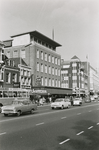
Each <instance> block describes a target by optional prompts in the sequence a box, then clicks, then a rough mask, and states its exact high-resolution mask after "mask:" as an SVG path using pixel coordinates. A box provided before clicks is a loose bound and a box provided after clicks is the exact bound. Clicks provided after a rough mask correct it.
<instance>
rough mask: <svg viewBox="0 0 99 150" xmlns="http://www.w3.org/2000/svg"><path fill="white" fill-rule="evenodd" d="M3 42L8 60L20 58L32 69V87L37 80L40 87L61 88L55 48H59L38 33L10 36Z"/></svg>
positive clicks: (58, 60)
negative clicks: (39, 82) (39, 80)
mask: <svg viewBox="0 0 99 150" xmlns="http://www.w3.org/2000/svg"><path fill="white" fill-rule="evenodd" d="M11 38H12V39H11V40H9V41H4V42H5V43H6V46H5V54H6V56H7V57H8V58H17V57H21V58H22V59H23V60H24V61H25V62H26V64H27V65H28V66H30V67H31V69H32V86H35V85H36V81H37V79H38V78H40V79H41V85H42V86H50V87H51V86H52V87H61V82H60V81H61V74H60V72H61V56H60V55H59V54H57V52H56V48H57V47H59V46H61V45H60V44H59V43H57V42H55V41H54V40H52V39H50V38H48V37H46V36H45V35H43V34H41V33H39V32H38V31H32V32H27V33H22V34H18V35H14V36H11Z"/></svg>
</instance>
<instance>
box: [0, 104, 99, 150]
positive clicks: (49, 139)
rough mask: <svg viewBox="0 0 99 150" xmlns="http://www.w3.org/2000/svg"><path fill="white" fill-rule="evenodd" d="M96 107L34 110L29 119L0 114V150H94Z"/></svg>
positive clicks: (98, 123) (98, 127) (98, 129)
mask: <svg viewBox="0 0 99 150" xmlns="http://www.w3.org/2000/svg"><path fill="white" fill-rule="evenodd" d="M98 141H99V103H98V102H92V103H87V104H85V103H84V104H83V105H82V106H74V107H73V106H72V107H71V108H69V109H64V110H59V109H57V110H51V108H50V106H49V105H48V106H41V107H38V110H37V111H36V112H34V114H33V115H30V114H25V115H22V116H20V117H16V116H9V117H4V116H3V115H2V114H0V150H88V149H90V150H98V149H99V142H98Z"/></svg>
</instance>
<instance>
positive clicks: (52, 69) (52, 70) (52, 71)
mask: <svg viewBox="0 0 99 150" xmlns="http://www.w3.org/2000/svg"><path fill="white" fill-rule="evenodd" d="M52 75H54V67H52Z"/></svg>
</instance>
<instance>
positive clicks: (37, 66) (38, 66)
mask: <svg viewBox="0 0 99 150" xmlns="http://www.w3.org/2000/svg"><path fill="white" fill-rule="evenodd" d="M37 71H39V63H38V62H37Z"/></svg>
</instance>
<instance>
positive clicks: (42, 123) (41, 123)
mask: <svg viewBox="0 0 99 150" xmlns="http://www.w3.org/2000/svg"><path fill="white" fill-rule="evenodd" d="M42 124H44V122H41V123H38V124H36V126H39V125H42Z"/></svg>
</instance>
